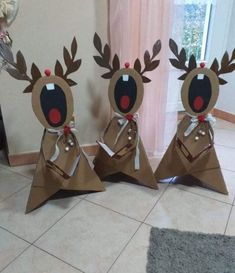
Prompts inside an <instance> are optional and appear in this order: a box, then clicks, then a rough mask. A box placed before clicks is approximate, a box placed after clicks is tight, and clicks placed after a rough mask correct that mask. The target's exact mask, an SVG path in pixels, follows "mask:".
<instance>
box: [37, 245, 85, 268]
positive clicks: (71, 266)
mask: <svg viewBox="0 0 235 273" xmlns="http://www.w3.org/2000/svg"><path fill="white" fill-rule="evenodd" d="M32 246H33V247H36V248H37V249H39V250H41V251H43V252H45V253H47V254H48V255H50V256H52V257H54V258H56V259H57V260H59V261H61V262H63V263H64V264H67V265H68V266H71V267H72V268H73V269H76V270H78V271H80V272H81V273H86V272H85V271H83V270H82V269H80V268H77V267H75V266H74V265H72V264H70V263H68V262H66V261H64V260H62V259H60V258H59V257H57V256H55V255H54V254H52V253H50V252H48V251H46V250H45V249H43V248H41V247H39V246H36V245H32Z"/></svg>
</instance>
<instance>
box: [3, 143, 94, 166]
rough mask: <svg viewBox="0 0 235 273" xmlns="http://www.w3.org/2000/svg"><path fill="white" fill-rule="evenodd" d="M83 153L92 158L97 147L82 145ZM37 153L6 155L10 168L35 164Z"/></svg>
mask: <svg viewBox="0 0 235 273" xmlns="http://www.w3.org/2000/svg"><path fill="white" fill-rule="evenodd" d="M82 148H83V151H84V152H85V153H86V154H87V155H89V156H94V155H95V154H96V152H97V149H98V145H97V144H92V145H82ZM38 156H39V152H33V153H23V154H15V155H14V154H13V155H8V161H9V164H10V166H11V167H14V166H20V165H29V164H36V163H37V161H38Z"/></svg>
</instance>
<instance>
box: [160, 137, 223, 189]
mask: <svg viewBox="0 0 235 273" xmlns="http://www.w3.org/2000/svg"><path fill="white" fill-rule="evenodd" d="M185 176H192V177H193V178H195V180H194V182H195V181H197V182H196V184H197V185H198V186H201V187H205V188H208V189H211V190H214V191H217V192H220V193H223V194H228V191H227V188H226V184H225V181H224V178H223V175H222V172H221V169H220V164H219V161H218V158H217V155H216V152H215V149H214V147H211V148H210V149H208V150H207V151H206V152H204V153H203V154H201V155H200V156H199V157H198V158H197V159H195V160H194V161H193V162H190V161H188V160H187V159H186V157H185V156H184V155H183V154H182V152H181V150H180V149H179V148H178V146H177V145H176V136H175V137H174V138H173V140H172V142H171V144H170V145H169V147H168V149H167V151H166V153H165V155H164V156H163V158H162V160H161V162H160V164H159V166H158V167H157V169H156V171H155V178H156V179H157V181H159V182H160V181H161V180H164V179H166V178H172V177H182V178H183V177H185ZM178 182H180V179H178ZM184 185H187V182H185V181H184ZM188 185H190V181H189V182H188Z"/></svg>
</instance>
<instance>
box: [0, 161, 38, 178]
mask: <svg viewBox="0 0 235 273" xmlns="http://www.w3.org/2000/svg"><path fill="white" fill-rule="evenodd" d="M29 165H32V164H27V165H21V166H29ZM21 166H19V167H21ZM0 168H2V169H3V170H7V171H9V172H11V173H14V174H19V175H21V176H23V177H25V178H28V179H30V180H32V179H33V175H32V176H29V175H26V174H24V173H22V172H20V171H16V170H13V168H15V167H11V166H10V165H2V164H1V163H0ZM35 170H36V168H35V169H34V170H33V172H35Z"/></svg>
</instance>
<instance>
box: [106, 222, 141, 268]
mask: <svg viewBox="0 0 235 273" xmlns="http://www.w3.org/2000/svg"><path fill="white" fill-rule="evenodd" d="M143 224H144V223H140V224H139V226H138V227H137V229H136V231H135V232H134V234H133V235H132V236H131V238H130V239H129V240H128V241H127V243H126V244H125V245H124V247H123V248H122V249H121V251H120V253H119V254H118V256H117V257H116V259H115V260H114V261H113V263H112V264H111V266H110V267H109V269H108V270H107V271H106V273H109V272H110V270H111V269H112V267H113V266H114V264H115V263H116V261H117V260H118V259H119V257H120V256H121V255H122V253H123V252H124V251H125V249H126V248H127V246H128V245H129V243H130V242H131V241H132V239H133V238H134V236H135V235H136V233H137V232H138V231H139V229H140V228H141V226H142V225H143Z"/></svg>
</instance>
